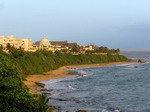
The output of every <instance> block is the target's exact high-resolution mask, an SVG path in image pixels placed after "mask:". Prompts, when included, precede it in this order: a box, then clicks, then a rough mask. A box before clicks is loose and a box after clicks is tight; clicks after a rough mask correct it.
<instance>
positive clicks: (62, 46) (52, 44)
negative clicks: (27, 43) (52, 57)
mask: <svg viewBox="0 0 150 112" xmlns="http://www.w3.org/2000/svg"><path fill="white" fill-rule="evenodd" d="M74 44H77V43H68V41H67V40H66V41H49V40H48V39H47V38H46V37H43V38H42V40H41V41H37V42H35V43H34V44H33V49H32V51H36V50H48V51H52V52H55V51H60V50H68V51H69V50H71V46H73V45H74Z"/></svg>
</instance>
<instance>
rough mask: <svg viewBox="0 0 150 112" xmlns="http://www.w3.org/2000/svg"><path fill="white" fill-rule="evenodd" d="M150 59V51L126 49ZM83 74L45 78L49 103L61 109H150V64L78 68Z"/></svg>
mask: <svg viewBox="0 0 150 112" xmlns="http://www.w3.org/2000/svg"><path fill="white" fill-rule="evenodd" d="M122 54H124V55H125V56H127V57H128V58H132V59H141V58H142V59H147V60H150V52H122ZM69 71H73V72H77V74H80V75H73V76H71V77H67V78H61V79H53V80H49V81H42V83H45V84H46V86H45V87H46V88H47V89H50V90H52V91H46V92H45V94H46V95H47V97H48V98H49V102H48V105H51V106H53V108H55V109H57V110H58V111H59V112H66V111H67V112H75V111H77V110H86V111H88V112H119V111H122V112H150V63H149V62H148V63H132V64H117V65H113V66H111V67H91V68H74V69H69Z"/></svg>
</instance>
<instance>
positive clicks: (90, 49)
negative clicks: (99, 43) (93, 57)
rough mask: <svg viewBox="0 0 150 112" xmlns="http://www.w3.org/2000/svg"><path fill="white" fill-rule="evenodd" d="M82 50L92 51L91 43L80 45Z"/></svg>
mask: <svg viewBox="0 0 150 112" xmlns="http://www.w3.org/2000/svg"><path fill="white" fill-rule="evenodd" d="M82 47H83V50H85V51H94V50H95V49H94V47H93V46H92V45H88V46H82Z"/></svg>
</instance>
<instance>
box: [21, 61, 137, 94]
mask: <svg viewBox="0 0 150 112" xmlns="http://www.w3.org/2000/svg"><path fill="white" fill-rule="evenodd" d="M128 63H133V62H114V63H108V64H86V65H71V66H63V67H60V68H58V69H57V70H52V71H49V72H45V73H43V74H42V75H29V76H28V77H27V78H26V80H25V81H23V82H24V84H25V85H26V86H27V87H28V88H29V90H30V93H32V94H37V93H38V92H39V90H38V89H37V88H38V85H37V84H36V82H40V81H46V80H50V79H58V78H64V77H68V76H71V75H70V74H69V72H68V71H66V69H71V68H87V67H108V66H112V65H114V64H128ZM134 63H135V62H134Z"/></svg>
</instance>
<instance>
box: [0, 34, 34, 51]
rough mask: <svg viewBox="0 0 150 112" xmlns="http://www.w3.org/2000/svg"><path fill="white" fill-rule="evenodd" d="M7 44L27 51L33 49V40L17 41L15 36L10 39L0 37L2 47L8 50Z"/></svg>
mask: <svg viewBox="0 0 150 112" xmlns="http://www.w3.org/2000/svg"><path fill="white" fill-rule="evenodd" d="M7 44H10V45H11V46H14V47H15V48H22V49H24V50H25V51H29V50H30V49H31V48H32V39H17V38H15V37H14V36H13V35H11V36H8V37H5V36H0V46H2V47H3V49H6V47H7Z"/></svg>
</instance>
